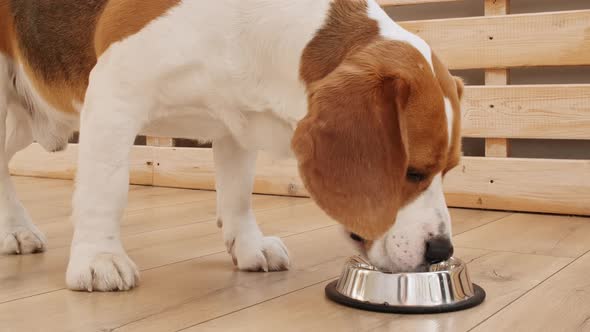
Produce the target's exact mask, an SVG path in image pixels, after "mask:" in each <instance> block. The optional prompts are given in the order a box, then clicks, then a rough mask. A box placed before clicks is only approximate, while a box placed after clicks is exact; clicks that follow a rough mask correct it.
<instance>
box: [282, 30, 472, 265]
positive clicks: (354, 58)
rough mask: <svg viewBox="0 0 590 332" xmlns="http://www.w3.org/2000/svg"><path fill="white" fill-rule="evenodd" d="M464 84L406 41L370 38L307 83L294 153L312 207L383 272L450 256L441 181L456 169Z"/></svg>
mask: <svg viewBox="0 0 590 332" xmlns="http://www.w3.org/2000/svg"><path fill="white" fill-rule="evenodd" d="M462 91H463V84H462V83H461V81H460V80H459V79H457V78H454V77H452V76H451V75H450V73H449V71H448V70H447V69H446V68H445V67H444V65H443V64H442V63H441V62H440V61H439V59H438V58H437V57H436V56H435V55H432V65H431V64H430V63H429V62H428V61H427V60H426V59H425V58H424V56H423V55H422V54H421V53H420V52H419V51H418V50H417V49H416V48H414V47H413V46H411V45H410V44H408V43H405V42H400V41H391V40H375V41H373V42H371V43H368V45H366V46H365V47H363V48H362V49H360V50H358V51H356V52H354V53H352V54H349V55H347V56H346V57H345V58H344V59H343V60H342V61H341V63H340V64H339V65H338V66H337V67H336V68H335V69H334V70H332V71H331V72H330V73H329V74H327V75H326V76H324V77H322V78H321V79H318V80H316V81H313V82H311V83H310V84H309V85H308V104H309V110H308V113H307V116H306V117H305V118H303V119H302V120H301V121H300V122H299V123H298V126H297V128H296V131H295V134H294V137H293V141H292V148H293V151H294V153H295V155H296V157H297V159H298V162H299V171H300V175H301V177H302V179H303V182H304V184H305V186H306V188H307V189H308V191H309V193H310V195H311V196H312V198H313V199H314V200H315V202H316V203H317V204H318V205H319V206H320V207H321V208H322V209H323V210H324V211H325V212H326V213H327V214H328V215H329V216H331V217H332V218H334V219H335V220H337V221H338V222H340V223H341V224H342V225H344V227H345V228H346V230H347V231H348V232H350V233H351V234H353V237H354V238H356V239H362V247H363V249H364V251H365V252H366V254H367V256H368V258H369V259H370V261H371V262H372V263H373V264H375V265H377V266H378V267H381V268H383V269H386V270H389V271H411V270H418V269H420V268H421V267H423V266H425V265H426V263H428V262H429V261H434V260H438V259H445V258H446V257H443V256H448V255H449V254H452V246H451V244H450V234H451V226H450V217H449V213H448V209H447V206H446V203H445V199H444V196H443V191H442V178H443V176H444V175H445V173H446V172H447V171H449V170H450V169H452V168H453V167H454V166H456V165H457V164H458V161H459V153H460V138H459V129H460V128H459V118H460V115H459V112H460V98H461V95H462Z"/></svg>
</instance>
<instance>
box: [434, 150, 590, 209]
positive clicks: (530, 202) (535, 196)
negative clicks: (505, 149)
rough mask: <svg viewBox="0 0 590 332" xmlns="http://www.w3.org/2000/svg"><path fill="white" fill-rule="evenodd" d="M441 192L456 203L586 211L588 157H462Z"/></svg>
mask: <svg viewBox="0 0 590 332" xmlns="http://www.w3.org/2000/svg"><path fill="white" fill-rule="evenodd" d="M445 192H446V193H447V202H448V203H449V205H450V206H456V207H470V208H481V209H498V210H516V211H535V212H547V213H562V214H577V215H590V204H588V203H589V202H590V160H549V159H518V158H487V157H486V158H483V157H470V158H467V157H466V158H463V161H462V162H461V164H460V165H459V166H458V167H457V168H455V169H454V170H453V171H451V172H449V174H448V175H447V177H446V179H445Z"/></svg>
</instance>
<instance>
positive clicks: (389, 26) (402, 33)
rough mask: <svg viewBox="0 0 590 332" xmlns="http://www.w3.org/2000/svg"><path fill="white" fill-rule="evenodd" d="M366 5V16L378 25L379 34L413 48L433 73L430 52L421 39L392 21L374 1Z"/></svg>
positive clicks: (371, 0) (370, 0)
mask: <svg viewBox="0 0 590 332" xmlns="http://www.w3.org/2000/svg"><path fill="white" fill-rule="evenodd" d="M368 3H369V12H368V15H369V17H370V18H372V19H374V20H375V21H377V23H378V24H379V32H380V34H381V36H382V37H384V38H388V39H391V40H397V41H403V42H406V43H408V44H410V45H412V46H414V47H415V48H416V49H417V50H418V51H419V52H420V53H421V54H422V56H424V59H426V61H427V62H428V63H429V64H430V68H431V69H432V71H433V72H434V66H433V64H432V50H431V49H430V46H429V45H428V44H427V43H426V42H425V41H424V40H423V39H422V38H420V37H418V36H417V35H415V34H413V33H411V32H409V31H407V30H406V29H404V28H402V27H401V26H400V25H399V24H397V23H396V22H395V21H393V20H392V19H391V17H389V16H388V15H387V13H386V12H385V11H384V10H383V8H381V6H379V4H378V3H377V2H376V1H373V0H369V1H368Z"/></svg>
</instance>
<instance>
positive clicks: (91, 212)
mask: <svg viewBox="0 0 590 332" xmlns="http://www.w3.org/2000/svg"><path fill="white" fill-rule="evenodd" d="M99 74H100V72H99ZM104 74H105V75H102V76H101V75H98V74H97V73H95V75H94V76H92V75H91V83H90V84H91V86H89V88H88V92H87V95H86V101H85V105H84V107H83V109H82V118H81V127H80V148H79V155H78V173H77V179H76V191H75V193H74V199H73V220H74V223H75V232H74V237H73V240H72V247H71V254H70V262H69V265H68V270H67V275H66V283H67V286H68V287H69V288H70V289H73V290H87V291H117V290H129V289H131V288H133V287H135V286H136V285H137V283H138V280H139V272H138V270H137V267H136V266H135V264H134V263H133V261H132V260H131V259H130V258H129V256H127V253H126V252H125V249H124V248H123V245H122V243H121V238H120V229H119V223H120V219H121V217H122V215H123V212H124V209H125V206H126V203H127V194H128V188H129V153H130V150H131V147H132V145H133V142H134V139H135V136H136V135H137V133H138V132H139V130H140V128H141V126H142V124H143V120H142V117H143V116H145V115H146V114H147V112H148V110H149V109H150V107H149V105H146V104H145V103H144V101H143V100H140V98H137V100H135V99H134V98H133V97H132V96H136V95H137V94H131V93H130V95H132V96H129V95H127V94H125V95H124V96H123V94H124V93H123V92H124V91H126V90H125V88H124V87H118V86H117V84H116V83H113V82H110V80H109V77H116V75H107V73H104Z"/></svg>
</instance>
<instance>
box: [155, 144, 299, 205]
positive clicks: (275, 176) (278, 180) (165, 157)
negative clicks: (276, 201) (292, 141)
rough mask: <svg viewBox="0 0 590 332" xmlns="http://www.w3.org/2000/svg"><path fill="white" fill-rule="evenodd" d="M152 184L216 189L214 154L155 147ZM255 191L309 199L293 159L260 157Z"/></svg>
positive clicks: (199, 149)
mask: <svg viewBox="0 0 590 332" xmlns="http://www.w3.org/2000/svg"><path fill="white" fill-rule="evenodd" d="M155 158H156V160H155V161H154V185H156V186H166V187H180V188H199V189H210V190H213V189H215V168H214V165H213V152H212V150H211V149H206V148H173V149H165V148H157V149H156V153H155ZM256 175H257V176H256V181H255V182H254V192H255V193H264V194H275V195H289V196H302V197H306V196H308V193H307V191H306V190H305V188H304V186H303V184H302V182H301V180H300V179H299V176H298V171H297V163H296V162H295V160H273V159H272V158H269V157H268V156H265V155H264V154H261V155H260V156H259V158H258V162H257V164H256Z"/></svg>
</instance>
